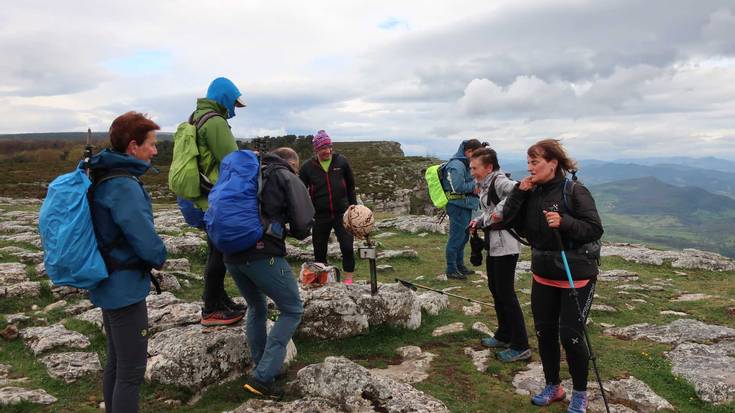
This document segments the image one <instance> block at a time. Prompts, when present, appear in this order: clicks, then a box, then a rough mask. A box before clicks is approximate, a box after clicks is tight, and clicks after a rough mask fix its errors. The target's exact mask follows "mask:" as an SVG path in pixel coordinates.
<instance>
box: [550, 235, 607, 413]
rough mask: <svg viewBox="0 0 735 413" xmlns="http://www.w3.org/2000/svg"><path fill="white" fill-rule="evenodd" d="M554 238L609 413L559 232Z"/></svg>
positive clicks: (595, 357) (588, 352)
mask: <svg viewBox="0 0 735 413" xmlns="http://www.w3.org/2000/svg"><path fill="white" fill-rule="evenodd" d="M552 231H553V232H554V236H555V237H556V243H557V244H559V250H560V251H561V260H562V262H563V263H564V271H566V273H567V280H569V288H571V289H572V297H574V302H575V303H576V304H577V311H578V313H579V322H580V323H581V324H582V332H583V333H584V340H585V341H586V342H587V354H588V356H589V359H590V360H592V367H593V368H594V370H595V376H596V377H597V384H598V385H599V386H600V393H601V394H602V401H603V402H605V411H606V412H607V413H610V406H609V405H608V404H607V396H606V395H605V388H604V387H603V386H602V379H601V378H600V370H598V369H597V356H595V353H593V352H592V343H591V342H590V336H589V334H588V333H587V327H586V326H585V317H584V314H583V313H582V307H581V306H580V305H579V296H578V295H577V289H576V288H574V280H572V271H571V270H570V269H569V263H568V262H567V254H566V252H565V251H564V243H563V242H562V240H561V234H559V230H557V229H552Z"/></svg>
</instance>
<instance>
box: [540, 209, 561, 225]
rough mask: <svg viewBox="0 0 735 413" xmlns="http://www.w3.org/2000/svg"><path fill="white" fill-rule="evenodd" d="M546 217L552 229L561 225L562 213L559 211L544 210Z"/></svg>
mask: <svg viewBox="0 0 735 413" xmlns="http://www.w3.org/2000/svg"><path fill="white" fill-rule="evenodd" d="M544 218H546V223H548V224H549V228H551V229H558V228H559V227H560V226H561V215H559V213H558V212H549V211H544Z"/></svg>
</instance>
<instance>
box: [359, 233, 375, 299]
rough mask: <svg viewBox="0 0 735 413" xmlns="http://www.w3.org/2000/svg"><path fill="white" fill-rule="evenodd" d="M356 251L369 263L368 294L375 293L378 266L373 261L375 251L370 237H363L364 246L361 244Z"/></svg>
mask: <svg viewBox="0 0 735 413" xmlns="http://www.w3.org/2000/svg"><path fill="white" fill-rule="evenodd" d="M358 251H359V253H360V258H362V259H367V260H368V263H369V264H370V294H372V295H375V294H377V293H378V268H377V265H376V261H375V260H376V259H377V253H376V251H375V245H374V244H373V243H372V242H370V237H366V238H365V246H361V247H360V248H359V249H358Z"/></svg>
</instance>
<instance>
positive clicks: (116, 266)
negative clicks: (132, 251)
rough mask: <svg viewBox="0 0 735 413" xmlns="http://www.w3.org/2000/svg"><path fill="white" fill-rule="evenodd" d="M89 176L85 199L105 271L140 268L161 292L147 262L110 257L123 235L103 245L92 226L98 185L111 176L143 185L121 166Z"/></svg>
mask: <svg viewBox="0 0 735 413" xmlns="http://www.w3.org/2000/svg"><path fill="white" fill-rule="evenodd" d="M91 176H92V186H90V187H89V190H88V191H87V201H88V202H89V211H90V214H91V215H92V227H93V228H94V235H95V238H97V248H98V249H99V251H100V255H102V259H103V260H104V261H105V267H106V268H107V272H108V273H113V272H115V271H117V270H142V271H143V272H144V273H148V276H149V277H150V278H151V282H152V283H153V286H154V287H155V288H156V294H161V284H160V283H159V282H158V279H157V278H156V277H154V276H153V274H152V273H151V268H152V267H151V266H150V265H149V264H146V263H144V262H142V261H140V260H134V261H130V262H122V263H121V262H118V261H117V260H116V259H114V258H112V255H111V253H112V250H113V249H115V248H117V247H119V246H121V245H123V243H124V242H125V236H123V235H122V234H120V235H119V236H118V237H117V238H115V239H114V240H112V242H110V243H109V244H107V245H105V244H104V243H102V241H101V237H100V235H99V233H98V231H97V228H96V227H95V226H94V192H95V191H96V190H97V187H98V186H100V185H101V184H102V183H103V182H105V181H109V180H110V179H113V178H130V179H132V180H134V181H135V182H137V183H138V184H139V185H140V186H141V187H142V186H143V183H142V182H141V181H140V179H138V177H137V176H135V175H133V174H131V173H130V172H129V171H128V170H127V169H123V168H112V169H103V170H98V171H93V173H92V174H91Z"/></svg>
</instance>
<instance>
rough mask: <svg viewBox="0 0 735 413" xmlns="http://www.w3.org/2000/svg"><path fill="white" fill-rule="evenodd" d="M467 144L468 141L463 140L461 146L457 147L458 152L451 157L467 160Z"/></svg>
mask: <svg viewBox="0 0 735 413" xmlns="http://www.w3.org/2000/svg"><path fill="white" fill-rule="evenodd" d="M465 144H467V141H462V143H460V144H459V148H457V152H455V153H454V155H452V157H451V158H450V159H459V160H461V161H467V157H466V156H464V146H465Z"/></svg>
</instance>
